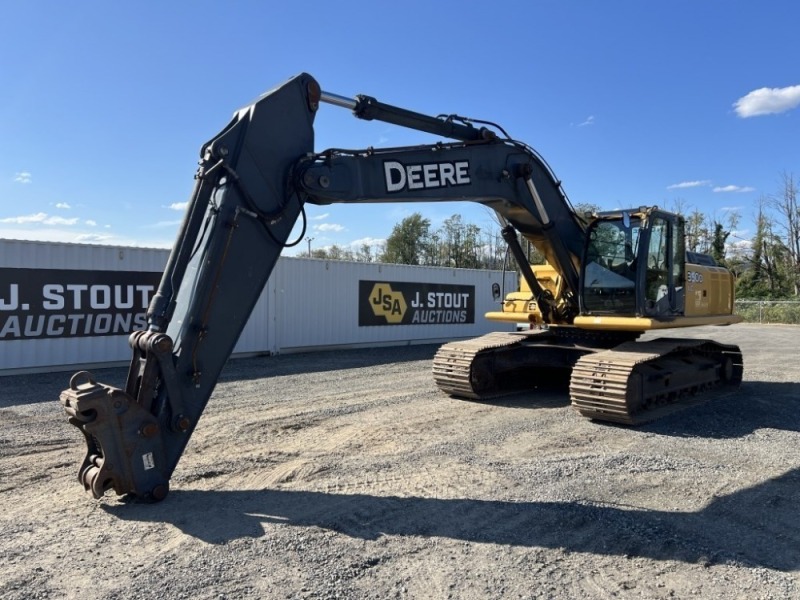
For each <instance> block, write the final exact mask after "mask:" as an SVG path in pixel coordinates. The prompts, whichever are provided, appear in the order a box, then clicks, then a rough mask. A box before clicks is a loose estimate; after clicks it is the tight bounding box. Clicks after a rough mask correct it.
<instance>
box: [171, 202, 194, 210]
mask: <svg viewBox="0 0 800 600" xmlns="http://www.w3.org/2000/svg"><path fill="white" fill-rule="evenodd" d="M187 206H189V203H188V202H173V203H172V204H170V205H169V206H168V207H167V208H169V209H171V210H186V207H187Z"/></svg>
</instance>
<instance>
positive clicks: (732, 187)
mask: <svg viewBox="0 0 800 600" xmlns="http://www.w3.org/2000/svg"><path fill="white" fill-rule="evenodd" d="M714 191H715V192H755V191H756V188H754V187H750V186H749V185H745V186H739V185H726V186H718V187H715V188H714Z"/></svg>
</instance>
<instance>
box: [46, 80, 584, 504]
mask: <svg viewBox="0 0 800 600" xmlns="http://www.w3.org/2000/svg"><path fill="white" fill-rule="evenodd" d="M320 102H327V103H330V104H334V105H339V106H343V107H346V108H350V109H351V110H352V111H353V113H354V115H355V116H357V117H359V118H364V119H378V120H382V121H386V122H390V123H394V124H398V125H401V126H405V127H411V128H414V129H418V130H421V131H426V132H428V133H433V134H438V135H441V136H443V137H449V138H451V139H453V140H456V141H454V142H450V143H438V144H434V145H428V146H415V147H404V148H393V149H385V150H384V149H381V150H377V149H368V150H362V151H344V150H328V151H325V152H322V153H315V152H314V130H313V122H314V117H315V115H316V113H317V111H318V108H319V105H320ZM460 200H467V201H474V202H479V203H481V204H484V205H486V206H489V207H490V208H493V209H494V210H495V211H496V212H497V213H498V214H499V215H500V216H501V218H502V219H503V220H504V221H505V222H506V223H507V226H506V229H505V237H506V239H508V240H509V241H510V242H511V243H512V245H516V246H517V248H516V252H517V254H518V255H521V254H522V252H521V249H519V247H518V243H517V236H516V231H519V232H521V233H522V235H523V236H525V237H527V238H528V239H529V240H531V241H532V242H533V243H534V244H536V245H537V246H538V247H540V248H541V249H542V250H543V252H545V254H546V256H547V258H548V260H549V261H550V263H551V264H552V265H554V266H556V268H557V269H558V270H559V272H560V273H561V275H562V276H563V277H564V279H565V281H566V284H567V288H568V293H566V294H565V298H567V299H568V301H567V302H566V305H564V304H562V305H560V306H557V305H555V303H554V302H553V299H552V297H551V296H548V295H547V293H546V292H545V290H543V289H542V288H541V286H539V284H538V282H537V280H536V278H535V277H534V276H533V274H532V273H530V274H529V281H528V283H529V286H530V289H531V291H532V293H533V294H534V296H535V297H536V298H537V300H539V301H540V303H541V304H542V306H543V307H547V308H546V309H545V312H546V313H547V314H548V315H549V316H550V318H551V319H552V320H554V321H561V322H564V321H569V320H570V319H571V318H572V317H573V316H574V315H575V313H576V312H577V293H578V272H579V261H580V257H581V252H582V248H581V243H582V240H583V233H584V232H583V224H582V222H581V221H580V220H579V219H577V218H576V217H575V215H574V212H573V211H572V210H571V208H570V207H569V204H568V202H567V200H566V198H565V197H564V195H563V193H562V192H561V189H560V185H559V183H558V182H557V180H556V179H555V177H554V176H553V175H552V173H551V171H550V170H549V168H548V167H547V166H546V164H545V163H544V161H543V160H541V159H540V158H539V156H538V155H537V154H536V153H535V152H534V151H533V150H532V149H530V148H529V147H528V146H526V145H524V144H521V143H519V142H515V141H513V140H510V139H500V138H498V136H497V134H496V133H495V132H494V131H492V130H490V129H487V128H486V127H475V126H473V124H472V123H471V122H469V121H468V120H464V119H459V118H454V117H430V116H426V115H421V114H419V113H414V112H411V111H407V110H405V109H400V108H397V107H392V106H390V105H386V104H382V103H380V102H378V101H377V100H375V99H374V98H371V97H368V96H359V97H358V98H356V99H353V100H351V99H347V98H343V97H341V96H336V95H333V94H327V93H325V92H323V91H321V89H320V87H319V85H318V83H317V82H316V81H315V80H314V79H313V78H312V77H311V76H310V75H307V74H301V75H299V76H297V77H295V78H293V79H291V80H289V81H288V82H286V83H285V84H283V85H281V86H279V87H277V88H275V89H273V90H271V91H269V92H267V93H265V94H264V95H262V96H261V97H260V98H259V99H258V100H256V101H255V102H254V103H252V104H250V105H248V106H246V107H244V108H242V109H241V110H239V111H237V112H236V114H235V115H234V118H233V119H232V121H231V122H230V124H229V125H228V126H227V127H226V128H225V129H223V130H222V131H221V132H220V133H219V134H218V135H217V136H216V137H214V138H213V139H212V140H210V141H209V142H207V143H206V144H205V145H204V146H203V148H202V150H201V160H200V166H199V168H198V171H197V174H196V185H195V187H194V191H193V193H192V198H191V201H190V203H189V206H188V208H187V212H186V215H185V217H184V221H183V223H182V225H181V228H180V233H179V236H178V239H177V242H176V244H175V246H174V248H173V251H172V253H171V255H170V258H169V260H168V263H167V266H166V268H165V271H164V274H163V276H162V280H161V283H160V285H159V289H158V291H157V293H156V294H155V296H154V298H153V300H152V303H151V305H150V307H149V309H148V313H147V323H148V328H147V330H146V331H137V332H134V333H133V334H132V335H131V336H130V340H129V341H130V345H131V348H132V350H133V356H132V359H131V364H130V369H129V372H128V377H127V382H126V385H125V389H124V390H121V389H117V388H114V387H111V386H107V385H104V384H102V383H98V382H97V381H95V379H94V377H93V375H92V374H91V373H88V372H85V371H82V372H79V373H76V374H75V375H74V376H73V377H72V379H71V381H70V386H69V389H67V390H65V391H64V392H63V393H62V394H61V402H62V404H63V406H64V408H65V410H66V412H67V414H68V416H69V421H70V422H71V423H72V424H73V425H75V426H77V427H78V428H79V429H80V430H81V432H82V433H83V434H84V436H85V438H86V443H87V454H86V457H85V459H84V461H83V463H82V465H81V468H80V472H79V480H80V481H81V483H82V484H83V485H84V488H85V489H86V490H87V491H88V492H91V493H92V494H93V495H94V496H95V497H96V498H99V497H101V496H102V495H103V494H104V493H105V492H106V491H107V490H109V489H113V490H114V491H115V492H116V493H117V494H120V495H122V494H132V495H135V496H138V497H141V498H144V499H149V500H160V499H162V498H164V497H165V496H166V494H167V492H168V489H169V479H170V477H171V475H172V472H173V471H174V469H175V467H176V465H177V463H178V461H179V459H180V457H181V455H182V454H183V451H184V449H185V447H186V444H187V443H188V441H189V437H190V436H191V434H192V432H193V431H194V428H195V426H196V425H197V422H198V420H199V418H200V415H201V414H202V412H203V410H204V408H205V406H206V403H207V402H208V400H209V398H210V396H211V393H212V391H213V390H214V387H215V385H216V382H217V379H218V377H219V374H220V371H221V370H222V368H223V366H224V364H225V362H226V361H227V359H228V357H229V356H230V354H231V352H232V351H233V347H234V345H235V343H236V341H237V339H238V337H239V335H240V334H241V331H242V329H243V328H244V326H245V324H246V322H247V319H248V317H249V315H250V313H251V311H252V309H253V307H254V305H255V303H256V301H257V300H258V297H259V295H260V293H261V291H262V289H263V287H264V285H265V283H266V281H267V279H268V278H269V275H270V273H271V272H272V270H273V268H274V266H275V263H276V262H277V260H278V257H279V256H280V254H281V252H282V250H283V249H284V248H285V247H286V246H287V245H289V244H290V242H288V239H289V236H290V235H291V232H292V229H293V227H294V225H295V223H296V221H297V220H298V218H301V217H302V218H303V222H305V217H304V208H303V206H304V203H306V202H309V203H315V204H330V203H355V202H418V201H428V202H431V201H460ZM299 239H302V234H301V235H300V236H299V237H298V240H299ZM522 264H524V265H525V266H527V262H526V261H522Z"/></svg>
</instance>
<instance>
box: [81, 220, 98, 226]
mask: <svg viewBox="0 0 800 600" xmlns="http://www.w3.org/2000/svg"><path fill="white" fill-rule="evenodd" d="M84 223H85V224H86V225H88V226H89V227H97V221H92V220H91V219H86V220H85V221H84Z"/></svg>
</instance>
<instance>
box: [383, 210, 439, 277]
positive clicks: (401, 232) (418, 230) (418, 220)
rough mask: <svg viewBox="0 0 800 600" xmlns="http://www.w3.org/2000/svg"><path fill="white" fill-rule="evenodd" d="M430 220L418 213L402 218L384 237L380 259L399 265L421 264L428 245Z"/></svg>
mask: <svg viewBox="0 0 800 600" xmlns="http://www.w3.org/2000/svg"><path fill="white" fill-rule="evenodd" d="M430 226H431V222H430V221H429V220H428V219H425V218H423V216H422V215H421V214H420V213H414V214H412V215H411V216H409V217H406V218H404V219H403V220H402V221H400V222H399V223H398V224H397V225H395V226H394V228H393V229H392V233H391V234H390V235H389V237H388V238H386V247H385V248H384V251H383V254H381V261H382V262H387V263H397V264H401V265H419V264H423V261H424V259H425V256H426V248H427V247H428V246H429V243H430V241H429V238H430Z"/></svg>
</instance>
